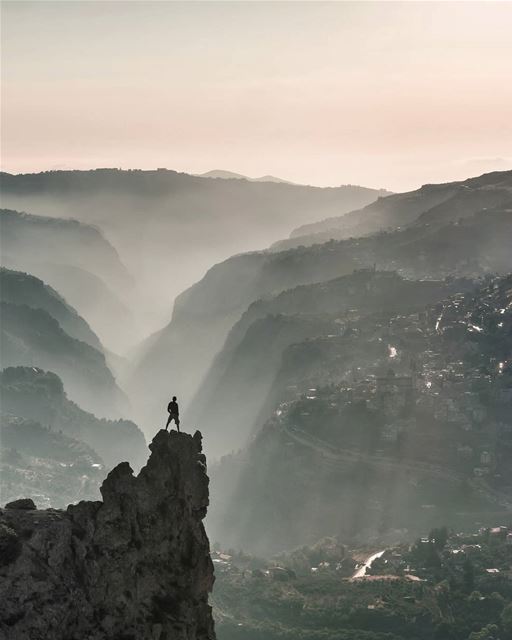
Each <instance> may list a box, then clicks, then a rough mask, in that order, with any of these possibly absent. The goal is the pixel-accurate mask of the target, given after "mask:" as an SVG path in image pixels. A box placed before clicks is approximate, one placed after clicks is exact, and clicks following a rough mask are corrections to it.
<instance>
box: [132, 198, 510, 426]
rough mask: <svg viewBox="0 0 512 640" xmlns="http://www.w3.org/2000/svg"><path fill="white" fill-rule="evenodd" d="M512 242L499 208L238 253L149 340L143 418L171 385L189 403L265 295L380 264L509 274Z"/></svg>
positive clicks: (142, 355) (140, 387)
mask: <svg viewBox="0 0 512 640" xmlns="http://www.w3.org/2000/svg"><path fill="white" fill-rule="evenodd" d="M510 246H512V215H511V214H510V213H509V212H508V210H501V209H496V210H493V211H484V212H482V213H479V214H477V215H473V216H471V217H468V218H464V219H463V220H462V221H461V222H455V223H452V222H450V223H449V224H447V225H445V226H443V227H431V226H430V225H426V224H421V225H420V224H418V225H413V226H411V227H409V228H406V229H404V230H400V229H399V230H396V231H393V232H389V233H380V234H374V235H371V236H368V237H364V238H354V239H348V240H341V241H331V242H327V243H324V244H321V245H312V246H310V247H298V248H295V249H290V250H285V251H280V252H273V251H264V252H254V253H248V254H242V255H239V256H234V257H232V258H230V259H229V260H226V261H225V262H223V263H221V264H218V265H216V266H215V267H213V268H212V269H210V270H209V271H208V272H207V273H206V275H205V276H204V278H203V279H202V280H201V281H199V282H198V283H196V284H195V285H194V286H193V287H191V288H190V289H189V290H187V291H186V292H184V293H183V294H182V295H180V296H179V297H178V298H177V300H176V303H175V307H174V313H173V318H172V321H171V322H170V323H169V325H168V326H167V327H165V328H164V329H162V330H161V331H160V332H158V333H156V334H154V335H153V336H151V338H149V339H148V340H147V341H146V342H145V344H143V345H142V346H141V348H140V351H139V354H138V358H137V361H136V363H135V368H134V371H133V372H132V375H131V379H130V380H129V383H128V389H129V391H130V394H131V397H132V398H133V399H134V402H135V403H137V406H138V407H139V409H140V413H139V414H138V420H139V421H140V422H141V423H142V424H144V423H145V422H146V421H148V424H151V422H152V421H154V420H155V419H156V418H157V416H156V415H155V414H154V413H151V412H152V409H151V407H150V406H149V403H147V401H146V400H145V399H146V398H148V397H149V394H150V391H151V390H152V391H153V393H155V394H156V396H157V397H158V398H159V403H161V402H164V401H165V397H166V395H167V393H168V391H167V389H168V388H176V389H179V390H180V394H181V396H182V397H184V398H185V400H184V403H185V404H186V405H187V406H188V403H189V402H190V400H191V399H192V397H193V395H194V394H195V392H196V391H197V389H198V386H199V384H200V381H201V379H202V378H203V377H204V375H205V372H206V371H207V369H208V368H209V366H210V365H211V363H212V361H213V358H214V356H215V355H216V353H218V352H219V351H220V349H221V348H222V345H223V344H224V341H225V339H226V337H227V335H228V333H229V330H230V329H231V327H232V326H233V325H234V324H235V323H236V322H237V321H238V320H239V319H240V317H241V316H242V314H243V313H244V311H245V310H246V309H247V307H248V306H249V305H250V304H251V303H252V302H254V301H255V300H258V299H259V298H261V297H263V296H267V295H269V294H274V293H276V292H280V291H284V290H286V289H290V288H293V287H296V286H297V285H300V284H308V283H315V282H323V281H326V280H331V279H333V278H336V277H339V276H342V275H346V274H349V273H352V272H353V271H354V270H355V269H358V268H368V267H373V265H374V264H375V263H376V264H377V265H378V267H379V269H387V270H398V271H399V273H401V274H402V275H404V276H406V277H409V278H424V277H428V278H445V277H448V276H451V275H453V274H456V275H460V276H469V277H478V276H479V275H482V274H484V273H489V272H491V273H492V272H495V273H507V272H508V271H509V270H510V269H511V268H512V253H511V252H510ZM136 398H138V399H136Z"/></svg>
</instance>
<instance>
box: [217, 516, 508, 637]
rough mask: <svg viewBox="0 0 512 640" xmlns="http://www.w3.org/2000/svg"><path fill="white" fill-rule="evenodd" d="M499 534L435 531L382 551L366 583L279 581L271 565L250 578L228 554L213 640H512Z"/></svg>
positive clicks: (328, 575) (333, 573) (282, 561)
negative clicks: (382, 554)
mask: <svg viewBox="0 0 512 640" xmlns="http://www.w3.org/2000/svg"><path fill="white" fill-rule="evenodd" d="M506 536H507V530H506V528H504V529H503V530H502V532H501V530H499V529H497V530H482V532H481V533H477V534H470V535H463V534H457V535H456V534H448V532H447V530H446V529H445V528H440V529H437V530H433V531H432V532H431V533H430V535H429V536H428V538H426V539H425V540H423V541H418V542H417V543H416V544H415V545H412V546H411V547H408V546H407V545H401V546H399V547H396V548H391V549H389V550H388V551H387V552H386V554H385V555H384V556H383V559H381V561H374V563H373V565H372V571H371V573H372V574H373V576H371V577H369V578H361V579H356V580H350V579H347V578H343V577H342V576H341V575H340V573H339V570H338V567H337V566H336V565H335V564H331V565H330V566H327V567H326V568H325V569H324V570H323V571H318V570H317V569H313V570H312V571H310V572H309V573H306V572H305V571H302V573H301V574H300V575H297V576H295V575H294V574H293V573H289V574H288V576H287V577H286V579H283V577H282V576H281V574H280V573H278V574H276V573H275V572H274V573H273V571H272V564H273V563H272V562H267V567H269V569H268V570H267V571H265V570H261V569H260V570H256V571H255V570H250V569H249V568H248V567H249V566H250V564H251V561H250V560H248V558H247V556H244V555H243V554H242V555H236V554H235V555H233V556H232V557H229V556H228V557H229V561H228V562H227V563H224V566H220V569H218V570H217V580H216V586H215V592H214V599H213V606H214V613H215V616H216V620H217V622H216V628H217V634H218V637H219V640H232V639H240V640H263V639H264V638H265V639H266V640H269V639H270V640H277V639H288V638H290V639H291V638H301V639H302V640H320V639H321V640H340V639H346V640H349V639H350V640H356V639H360V638H363V639H365V640H369V639H372V640H377V639H378V640H475V639H476V640H480V639H482V638H485V639H486V640H491V639H493V640H506V639H507V638H510V637H512V636H511V631H512V622H511V621H512V605H510V604H509V602H510V599H511V598H512V582H511V580H510V571H511V569H512V545H511V544H507V540H508V538H507V537H506ZM296 554H297V552H295V556H296ZM293 556H294V554H291V555H290V556H288V557H287V556H286V555H282V556H280V557H279V561H278V564H279V565H280V566H282V567H286V566H288V565H287V562H288V561H289V560H291V559H292V558H293ZM306 556H307V554H306ZM313 556H314V554H313V553H310V557H311V559H312V560H313V559H314V558H313ZM259 563H260V564H261V560H260V561H259ZM468 566H471V572H472V574H471V575H472V578H471V581H468V568H467V567H468ZM276 575H277V577H276Z"/></svg>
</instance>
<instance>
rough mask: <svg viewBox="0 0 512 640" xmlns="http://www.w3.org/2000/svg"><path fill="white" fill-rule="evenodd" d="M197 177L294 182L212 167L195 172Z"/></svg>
mask: <svg viewBox="0 0 512 640" xmlns="http://www.w3.org/2000/svg"><path fill="white" fill-rule="evenodd" d="M195 175H197V176H198V177H199V178H220V179H222V180H248V181H249V182H283V183H284V184H294V183H293V182H291V181H290V180H283V179H282V178H276V176H261V177H260V178H249V176H244V175H243V174H241V173H234V172H233V171H223V170H222V169H213V170H212V171H207V172H206V173H198V174H195Z"/></svg>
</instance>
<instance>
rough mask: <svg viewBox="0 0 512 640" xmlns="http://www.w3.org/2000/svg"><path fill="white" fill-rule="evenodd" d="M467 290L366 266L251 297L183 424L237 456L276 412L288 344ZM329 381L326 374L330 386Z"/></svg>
mask: <svg viewBox="0 0 512 640" xmlns="http://www.w3.org/2000/svg"><path fill="white" fill-rule="evenodd" d="M470 288H472V282H471V281H470V280H467V281H461V280H455V279H450V280H449V281H428V280H425V281H415V280H405V279H403V278H401V277H400V276H399V275H398V274H396V273H395V272H379V271H373V270H372V269H369V270H362V271H359V272H356V273H353V274H350V275H348V276H343V277H341V278H337V279H335V280H331V281H328V282H322V283H319V284H311V285H303V286H299V287H296V288H294V289H290V290H287V291H284V292H283V293H281V294H278V295H276V296H274V297H271V298H269V299H264V300H258V301H257V302H255V303H253V304H252V305H251V306H250V307H249V308H248V310H247V311H246V312H245V313H244V314H243V316H242V318H241V319H240V320H239V322H237V323H236V324H235V325H234V327H233V328H232V329H231V331H230V333H229V335H228V337H227V339H226V343H225V345H224V347H223V349H222V350H221V351H220V353H219V354H218V355H217V356H216V358H215V360H214V363H213V365H212V367H211V369H210V371H209V372H208V375H207V376H206V377H205V379H204V380H203V382H202V384H201V386H200V387H199V390H198V392H197V393H196V395H195V397H194V399H193V400H192V402H191V403H190V409H189V410H188V411H187V414H186V416H185V419H186V421H187V422H188V423H191V424H202V425H204V427H203V435H204V437H205V442H206V445H207V447H208V451H209V453H210V455H213V456H218V455H222V454H225V453H226V452H227V451H230V450H235V451H236V450H237V449H238V448H240V447H242V446H244V445H245V444H247V441H248V438H249V436H250V435H252V434H253V433H254V432H255V430H256V431H257V430H258V428H260V427H261V426H262V425H263V424H264V422H265V421H266V420H267V419H268V418H269V417H270V415H271V413H272V412H273V411H274V410H275V407H276V406H277V404H278V400H279V394H278V391H277V390H279V392H280V393H281V394H283V395H285V393H286V392H285V388H283V386H284V387H286V384H285V383H284V382H283V380H282V379H280V380H277V378H278V377H279V376H278V373H279V372H280V370H281V369H282V367H283V358H284V357H285V353H286V351H287V349H288V347H290V346H291V345H297V344H300V343H303V342H304V341H307V340H311V339H312V338H316V337H319V336H331V337H334V336H339V335H340V334H341V333H342V332H343V331H345V327H346V318H347V315H352V316H354V314H370V313H378V312H379V313H389V312H390V311H392V312H395V313H405V312H408V313H412V312H413V311H414V310H417V309H421V308H423V306H424V305H426V304H428V303H432V302H434V301H436V300H441V299H443V298H445V297H446V296H448V295H449V294H450V293H455V292H459V291H464V290H468V289H470ZM306 349H307V346H306ZM311 360H313V358H311ZM309 361H310V358H306V359H305V360H304V362H301V361H300V360H298V359H296V360H295V361H294V371H293V372H294V378H295V380H294V381H293V383H295V382H296V379H297V378H298V379H301V377H302V379H306V380H307V379H308V378H309V377H310V373H311V372H310V371H309V370H308V367H309ZM304 370H306V371H307V373H304ZM281 377H282V376H281ZM317 380H318V376H317ZM323 381H324V382H325V380H323ZM288 382H289V384H292V381H288ZM336 382H337V378H336V376H335V375H334V374H333V373H332V375H331V378H330V379H329V383H332V384H335V383H336ZM226 407H229V411H226Z"/></svg>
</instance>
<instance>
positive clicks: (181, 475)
mask: <svg viewBox="0 0 512 640" xmlns="http://www.w3.org/2000/svg"><path fill="white" fill-rule="evenodd" d="M149 448H150V449H151V456H150V458H149V461H148V463H147V465H146V466H145V467H144V468H143V469H142V470H141V471H140V473H139V475H138V476H134V475H133V472H132V470H131V468H130V466H129V464H128V463H126V462H123V463H121V464H119V465H118V466H117V467H116V468H115V469H113V471H111V472H110V474H109V475H108V477H107V478H106V480H105V481H104V483H103V485H102V487H101V493H102V496H103V501H102V502H101V501H98V502H80V503H79V504H77V505H70V506H69V507H68V508H67V510H66V511H58V510H52V509H49V510H47V511H39V510H36V509H33V508H31V507H33V504H31V501H16V502H15V503H12V504H11V505H6V508H5V509H1V510H0V602H1V603H2V606H1V607H0V636H1V637H2V638H5V639H6V640H39V639H41V640H42V639H43V638H44V639H45V640H84V639H85V638H87V640H107V639H109V640H214V638H215V633H214V630H213V621H212V615H211V609H210V607H209V605H208V594H209V592H210V591H211V588H212V585H213V580H214V578H213V565H212V562H211V559H210V554H209V543H208V538H207V537H206V533H205V530H204V527H203V523H202V520H203V518H204V517H205V515H206V509H207V506H208V476H207V475H206V459H205V456H204V455H203V454H202V453H201V434H200V433H199V432H196V434H195V435H194V436H193V437H192V436H190V435H187V434H182V433H181V434H179V433H177V432H175V431H171V432H170V433H167V432H166V431H160V432H159V433H158V434H157V435H156V436H155V438H154V439H153V442H152V443H151V445H150V447H149Z"/></svg>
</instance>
